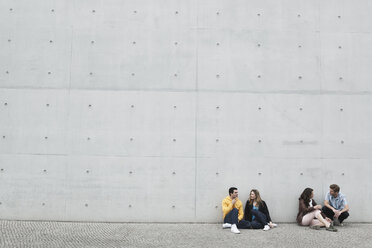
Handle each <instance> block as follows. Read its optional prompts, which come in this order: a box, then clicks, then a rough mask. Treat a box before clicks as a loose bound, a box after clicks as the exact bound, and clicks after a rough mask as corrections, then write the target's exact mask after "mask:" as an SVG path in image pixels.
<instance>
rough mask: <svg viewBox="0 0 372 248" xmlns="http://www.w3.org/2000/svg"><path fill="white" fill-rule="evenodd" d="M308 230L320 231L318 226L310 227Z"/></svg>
mask: <svg viewBox="0 0 372 248" xmlns="http://www.w3.org/2000/svg"><path fill="white" fill-rule="evenodd" d="M310 229H314V230H320V226H310Z"/></svg>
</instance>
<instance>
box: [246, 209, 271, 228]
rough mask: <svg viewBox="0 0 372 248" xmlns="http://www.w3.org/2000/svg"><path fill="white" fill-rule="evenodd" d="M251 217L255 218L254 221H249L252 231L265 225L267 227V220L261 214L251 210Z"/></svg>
mask: <svg viewBox="0 0 372 248" xmlns="http://www.w3.org/2000/svg"><path fill="white" fill-rule="evenodd" d="M251 211H252V215H254V216H255V218H254V220H252V221H251V223H250V224H251V226H252V229H262V228H263V227H264V226H265V225H267V218H266V215H264V214H263V213H262V212H260V211H258V210H256V209H252V210H251Z"/></svg>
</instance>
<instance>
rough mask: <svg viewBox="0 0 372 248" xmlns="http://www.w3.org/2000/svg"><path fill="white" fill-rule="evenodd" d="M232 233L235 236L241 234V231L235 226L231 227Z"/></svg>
mask: <svg viewBox="0 0 372 248" xmlns="http://www.w3.org/2000/svg"><path fill="white" fill-rule="evenodd" d="M231 232H232V233H235V234H239V233H240V231H239V229H238V228H237V227H236V225H235V224H234V225H232V226H231Z"/></svg>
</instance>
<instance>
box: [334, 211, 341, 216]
mask: <svg viewBox="0 0 372 248" xmlns="http://www.w3.org/2000/svg"><path fill="white" fill-rule="evenodd" d="M334 212H335V217H336V218H338V216H340V214H341V211H340V210H335V211H334Z"/></svg>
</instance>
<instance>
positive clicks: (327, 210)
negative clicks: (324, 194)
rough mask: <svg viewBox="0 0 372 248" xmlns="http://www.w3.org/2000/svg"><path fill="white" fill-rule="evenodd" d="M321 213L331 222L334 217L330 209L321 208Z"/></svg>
mask: <svg viewBox="0 0 372 248" xmlns="http://www.w3.org/2000/svg"><path fill="white" fill-rule="evenodd" d="M322 211H323V213H324V214H325V215H326V216H327V217H328V218H330V219H331V220H333V216H335V212H333V211H332V209H330V208H327V207H326V206H324V207H323V208H322Z"/></svg>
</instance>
